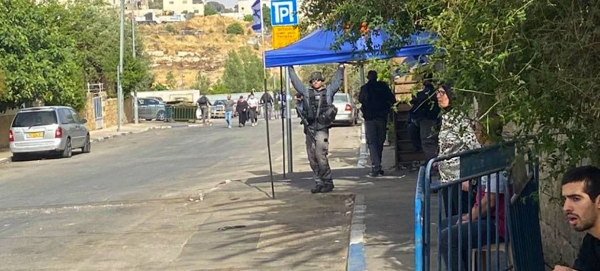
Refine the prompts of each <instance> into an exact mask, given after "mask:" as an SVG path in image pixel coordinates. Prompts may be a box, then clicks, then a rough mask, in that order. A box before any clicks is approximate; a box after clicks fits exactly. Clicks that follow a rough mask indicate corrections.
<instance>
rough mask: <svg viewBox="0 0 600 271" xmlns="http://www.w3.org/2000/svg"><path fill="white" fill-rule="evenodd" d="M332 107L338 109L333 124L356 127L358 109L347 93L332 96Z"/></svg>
mask: <svg viewBox="0 0 600 271" xmlns="http://www.w3.org/2000/svg"><path fill="white" fill-rule="evenodd" d="M333 105H334V106H335V107H336V108H337V109H338V113H337V116H336V117H335V121H334V123H343V124H348V125H356V124H357V123H358V109H357V108H356V105H355V104H354V101H353V100H352V97H350V94H348V93H341V92H338V93H336V94H335V95H334V96H333Z"/></svg>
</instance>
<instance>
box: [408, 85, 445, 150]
mask: <svg viewBox="0 0 600 271" xmlns="http://www.w3.org/2000/svg"><path fill="white" fill-rule="evenodd" d="M432 77H433V76H432V75H426V76H425V78H424V80H423V89H422V90H420V91H419V92H417V94H416V95H415V96H413V99H412V100H411V101H410V103H411V104H412V108H411V109H410V116H409V127H408V130H409V132H410V133H411V140H412V141H413V145H415V149H416V150H423V152H424V153H425V155H426V157H427V158H426V160H429V159H431V158H434V157H435V156H436V155H437V152H438V150H437V147H438V141H437V135H436V134H437V132H436V130H438V124H439V122H440V107H439V105H438V104H437V98H436V95H435V94H436V91H435V87H434V86H433V84H432ZM419 145H420V148H419Z"/></svg>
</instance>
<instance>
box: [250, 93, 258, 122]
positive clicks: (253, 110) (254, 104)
mask: <svg viewBox="0 0 600 271" xmlns="http://www.w3.org/2000/svg"><path fill="white" fill-rule="evenodd" d="M258 106H259V101H258V99H256V98H254V94H250V95H248V117H249V118H250V121H251V122H252V126H256V125H257V124H258V123H257V120H258V117H257V116H256V114H257V112H258Z"/></svg>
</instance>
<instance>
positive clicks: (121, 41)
mask: <svg viewBox="0 0 600 271" xmlns="http://www.w3.org/2000/svg"><path fill="white" fill-rule="evenodd" d="M119 28H120V29H119V34H120V37H119V68H118V71H117V73H118V74H117V75H118V76H117V115H118V118H119V119H118V120H117V131H119V132H120V131H121V125H122V122H123V85H122V84H121V81H122V79H121V78H122V77H123V54H124V51H123V49H124V47H125V46H124V45H125V0H121V23H120V27H119Z"/></svg>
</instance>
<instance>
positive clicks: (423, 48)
mask: <svg viewBox="0 0 600 271" xmlns="http://www.w3.org/2000/svg"><path fill="white" fill-rule="evenodd" d="M338 33H339V34H341V33H340V32H334V31H329V30H325V29H318V30H315V31H313V32H312V33H310V34H309V35H307V36H306V37H304V38H302V39H300V40H299V41H297V42H295V43H292V44H290V45H288V46H286V47H283V48H279V49H276V50H269V51H266V52H265V59H264V61H265V67H266V68H274V67H280V68H282V67H286V66H295V65H311V64H326V63H348V62H356V61H364V60H368V59H389V58H394V57H407V59H405V60H404V62H405V63H408V64H409V65H410V66H413V65H415V64H417V63H422V61H423V60H424V58H423V56H424V55H429V54H432V53H433V52H434V48H433V45H432V44H431V43H432V41H433V40H434V39H435V38H436V37H435V36H434V35H432V34H431V33H427V32H420V33H417V34H414V35H411V36H410V37H409V40H407V42H406V44H407V45H405V46H403V47H400V48H397V49H395V50H386V51H385V52H383V51H382V45H383V44H384V43H385V41H387V40H388V39H390V36H389V35H388V34H387V33H386V32H385V31H383V30H380V29H375V30H373V31H371V35H370V36H368V38H370V40H371V46H370V47H371V49H369V47H368V46H367V44H366V43H367V42H366V41H365V39H359V40H357V41H356V42H354V43H349V42H346V43H344V44H342V45H341V46H340V48H339V50H333V49H331V47H332V45H333V44H335V41H336V36H338V35H337V34H338ZM360 67H361V69H360V73H361V76H360V77H361V84H364V81H365V76H364V66H363V65H360ZM265 82H266V81H265ZM286 82H288V75H287V69H286ZM281 85H282V86H284V85H285V90H286V93H287V94H288V95H289V93H290V91H289V83H283V80H282V83H281ZM265 88H266V85H265ZM288 97H289V96H288ZM288 99H289V98H288ZM289 104H290V103H286V106H285V107H286V111H287V113H286V114H287V115H288V116H291V113H290V106H289ZM282 106H284V105H283V104H282ZM281 120H282V129H284V128H283V127H284V125H283V121H284V118H282V119H281ZM287 122H288V125H287V127H288V144H287V146H288V172H290V173H291V172H293V169H292V158H291V157H292V149H291V146H292V139H291V137H292V133H291V129H289V127H291V126H292V124H291V120H290V118H287ZM268 129H269V128H268V125H267V134H268ZM282 134H283V135H285V133H284V132H283V130H282ZM284 142H285V140H284ZM284 149H285V147H284ZM284 153H285V151H284ZM284 155H285V154H284ZM284 157H285V156H284ZM284 160H285V158H284ZM284 163H285V162H284ZM283 172H285V164H284V171H283ZM284 176H285V175H284Z"/></svg>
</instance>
